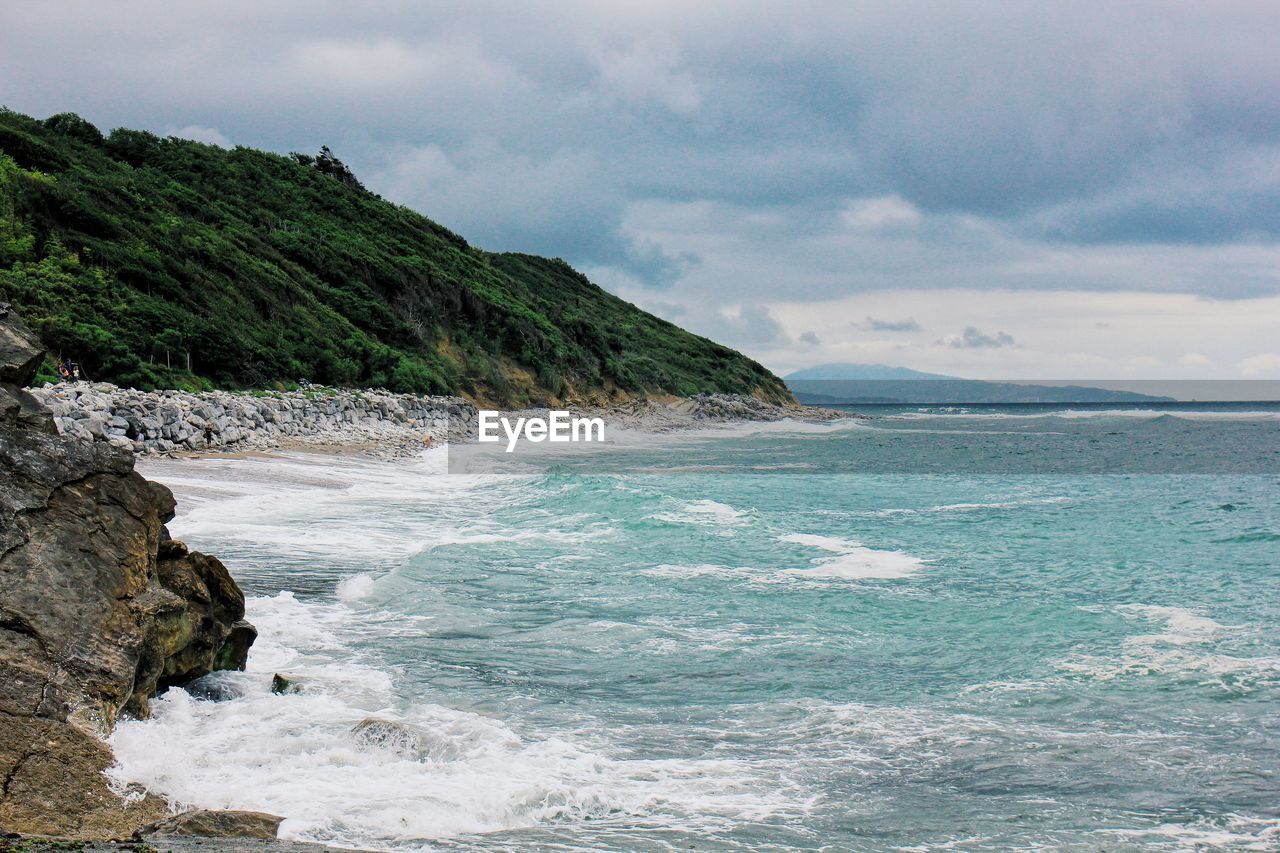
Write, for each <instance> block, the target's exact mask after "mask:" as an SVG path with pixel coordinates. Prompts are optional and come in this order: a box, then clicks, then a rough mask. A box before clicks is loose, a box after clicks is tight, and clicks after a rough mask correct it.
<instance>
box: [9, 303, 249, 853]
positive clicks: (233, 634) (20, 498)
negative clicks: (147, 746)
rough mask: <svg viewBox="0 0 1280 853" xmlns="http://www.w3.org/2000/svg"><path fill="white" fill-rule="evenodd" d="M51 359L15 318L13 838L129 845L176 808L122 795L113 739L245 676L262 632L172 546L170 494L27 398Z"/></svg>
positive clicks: (230, 588) (205, 568)
mask: <svg viewBox="0 0 1280 853" xmlns="http://www.w3.org/2000/svg"><path fill="white" fill-rule="evenodd" d="M42 355H43V353H42V350H41V347H40V344H39V341H38V340H37V339H36V338H35V336H34V335H32V334H31V332H30V331H29V330H27V329H26V328H25V327H24V326H23V325H22V323H21V321H20V320H19V319H18V318H17V317H16V316H15V315H14V314H13V313H12V312H11V311H10V310H9V309H8V306H6V305H3V304H0V829H5V830H9V831H19V832H27V833H45V834H57V835H68V836H80V837H99V838H100V837H110V836H120V835H127V834H128V833H130V832H132V831H133V830H134V829H136V828H138V827H139V826H141V825H143V824H145V823H148V822H149V821H152V820H155V819H156V818H157V817H160V816H162V815H163V814H164V812H165V806H164V803H163V802H162V801H160V800H158V799H157V798H155V797H151V796H146V797H128V798H124V797H121V796H120V795H119V794H117V793H116V792H113V791H112V790H110V788H109V787H108V785H107V782H106V779H105V777H104V776H103V775H102V771H103V770H104V769H105V768H106V767H108V766H109V765H110V764H111V761H112V758H111V753H110V750H109V749H108V748H107V746H106V744H105V743H103V741H102V740H101V738H102V736H104V735H105V734H107V733H108V732H110V730H111V728H112V726H113V725H114V724H115V721H116V718H117V717H118V716H119V715H120V714H121V713H127V714H131V715H134V716H146V715H147V712H148V709H147V700H148V699H149V698H150V697H151V696H153V695H155V693H156V692H157V690H163V689H165V688H167V687H170V686H173V685H179V684H184V683H186V682H187V681H190V680H191V679H193V678H197V677H199V676H201V675H204V674H205V673H208V672H210V671H212V670H214V669H240V668H243V667H244V662H245V655H246V653H247V651H248V648H249V646H250V644H251V643H252V642H253V639H254V637H255V636H256V632H255V631H254V629H253V627H252V626H251V625H249V624H248V623H247V622H245V621H244V596H243V595H242V593H241V592H240V589H239V588H238V587H237V586H236V584H235V582H234V581H233V580H232V579H231V576H230V575H229V574H228V573H227V570H226V568H225V567H224V566H223V565H222V563H220V562H219V561H218V560H216V559H214V558H213V557H209V556H205V555H203V554H198V553H194V552H188V550H187V548H186V546H185V545H183V544H182V543H181V542H176V541H174V540H172V539H171V538H170V536H169V533H168V530H167V529H166V528H165V523H166V522H167V521H169V520H170V519H171V518H172V517H173V510H174V501H173V495H172V494H171V493H170V492H169V490H168V489H167V488H165V487H164V486H162V485H159V484H158V483H152V482H149V481H147V480H146V479H144V478H143V477H142V476H141V475H139V474H138V473H136V472H135V471H134V470H133V457H132V454H131V453H130V452H128V451H126V450H121V449H119V448H116V447H112V446H111V445H109V444H105V443H98V442H95V443H92V444H90V443H85V442H80V441H76V440H74V439H71V438H64V437H61V436H59V435H58V433H57V429H56V428H55V426H54V423H53V418H52V415H51V414H50V413H49V411H48V410H47V409H45V408H44V407H43V406H41V405H40V404H39V403H38V402H37V401H36V400H35V399H34V398H33V397H32V396H31V395H30V394H29V393H27V392H26V391H25V390H23V386H24V385H26V384H27V383H29V382H30V381H31V380H32V378H33V377H34V374H35V370H36V367H37V365H38V364H39V361H40V358H41V357H42Z"/></svg>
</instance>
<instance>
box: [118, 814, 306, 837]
mask: <svg viewBox="0 0 1280 853" xmlns="http://www.w3.org/2000/svg"><path fill="white" fill-rule="evenodd" d="M283 820H284V818H282V817H280V816H279V815H273V814H267V813H266V812H246V811H236V810H234V809H225V810H213V809H198V810H196V811H190V812H183V813H182V814H177V815H174V816H173V817H168V818H165V819H164V820H161V821H157V822H156V823H153V824H151V825H150V826H145V827H143V828H142V829H140V830H138V831H137V832H136V833H135V834H134V837H136V838H138V839H150V838H163V837H165V836H171V835H194V836H198V837H202V838H275V837H276V832H278V831H279V828H280V823H281V822H282V821H283Z"/></svg>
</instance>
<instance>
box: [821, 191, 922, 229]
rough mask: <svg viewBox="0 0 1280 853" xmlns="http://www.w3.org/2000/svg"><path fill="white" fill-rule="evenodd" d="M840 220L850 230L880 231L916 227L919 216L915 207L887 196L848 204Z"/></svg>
mask: <svg viewBox="0 0 1280 853" xmlns="http://www.w3.org/2000/svg"><path fill="white" fill-rule="evenodd" d="M841 218H842V219H843V220H844V222H845V224H846V225H848V226H849V227H850V228H855V229H858V230H861V231H880V230H885V229H890V228H905V227H910V226H913V225H918V224H919V223H920V220H921V215H920V211H919V210H918V209H917V208H916V206H915V205H913V204H911V203H910V202H907V201H904V200H903V199H902V198H901V197H900V196H897V195H889V196H884V197H882V198H866V199H858V200H856V201H853V202H850V203H849V205H848V206H847V207H846V208H845V209H844V211H843V212H842V213H841Z"/></svg>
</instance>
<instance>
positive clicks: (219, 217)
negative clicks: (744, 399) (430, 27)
mask: <svg viewBox="0 0 1280 853" xmlns="http://www.w3.org/2000/svg"><path fill="white" fill-rule="evenodd" d="M0 299H4V300H7V301H9V302H11V303H13V305H14V306H15V307H16V308H18V310H19V311H20V312H21V313H22V315H23V317H24V319H25V320H26V321H27V323H28V324H29V325H31V326H32V327H33V328H35V329H36V330H37V331H38V332H39V333H40V334H41V335H42V336H43V338H44V340H45V343H46V345H47V346H48V347H49V349H50V350H51V352H52V353H54V354H55V355H60V356H62V357H64V358H72V359H74V360H77V361H78V362H79V363H80V364H81V365H83V367H84V370H85V373H86V375H87V376H88V377H90V378H92V379H100V380H108V381H112V382H115V383H117V384H122V385H133V386H135V387H140V388H153V387H192V386H199V385H210V384H212V385H218V386H223V387H261V386H269V385H273V384H278V383H290V382H293V381H296V380H297V379H298V378H300V377H306V378H308V379H310V380H312V381H314V382H319V383H324V384H330V385H343V386H383V387H387V388H390V389H392V390H396V391H430V392H450V393H460V394H466V395H469V396H472V397H473V398H475V399H477V400H478V401H481V402H493V403H502V404H511V405H519V404H528V403H537V402H557V401H565V400H578V401H583V400H587V399H603V398H604V397H605V396H608V395H612V396H618V395H624V394H638V393H652V394H675V395H682V396H683V395H690V394H695V393H700V392H707V391H726V392H737V393H757V394H760V395H762V396H763V397H765V398H767V399H770V400H789V399H790V394H789V392H788V391H787V390H786V388H785V386H784V385H783V384H782V383H781V381H780V380H778V379H777V378H776V377H775V376H773V375H772V374H771V373H769V372H768V371H767V370H765V369H764V368H763V367H761V366H760V365H759V364H757V363H755V362H754V361H751V360H750V359H747V358H746V357H744V356H742V355H741V354H739V353H737V352H735V351H733V350H731V349H729V348H727V347H724V346H721V345H719V344H716V343H714V342H712V341H709V340H707V339H705V338H701V337H698V336H697V335H693V334H690V333H689V332H686V331H684V330H682V329H680V328H678V327H677V326H674V325H672V324H671V323H668V322H666V321H664V320H661V319H659V318H657V317H654V316H652V315H650V314H647V313H645V312H643V311H641V310H639V309H638V308H636V307H635V306H633V305H631V304H629V303H627V302H624V301H622V300H621V299H618V298H617V297H615V296H613V295H611V294H609V293H606V292H605V291H603V290H601V289H600V288H599V287H597V286H595V285H594V284H592V283H591V282H590V281H588V280H587V279H586V277H584V276H583V275H582V274H580V273H578V272H576V271H575V270H574V269H572V268H571V267H570V266H569V265H568V264H566V263H565V262H563V261H561V260H558V259H556V260H549V259H546V258H539V257H533V256H530V255H518V254H494V253H490V252H486V251H483V250H481V249H478V248H475V247H473V246H470V245H468V244H467V242H466V241H465V240H464V239H462V238H461V237H459V236H458V235H457V234H454V233H452V232H451V231H449V230H448V229H446V228H443V227H441V226H440V225H437V224H436V223H434V222H432V221H431V220H429V219H427V218H425V217H424V216H422V215H420V214H418V213H415V212H414V211H412V210H409V209H408V208H405V207H401V206H398V205H394V204H391V203H389V202H387V201H385V200H383V199H381V198H379V197H378V196H376V195H374V194H372V193H370V192H368V191H367V190H365V189H364V187H362V186H361V185H360V182H359V181H358V180H357V179H356V178H355V176H353V175H352V174H351V173H350V171H348V170H347V169H346V167H345V166H343V164H342V163H341V162H340V161H339V160H338V159H337V158H336V157H333V156H332V154H331V153H330V152H329V151H328V150H327V149H325V150H323V151H322V152H321V153H320V155H318V156H316V157H308V156H302V155H294V156H292V157H283V156H279V155H276V154H269V153H265V152H262V151H255V150H252V149H248V148H236V149H234V150H230V151H228V150H224V149H222V148H218V147H215V146H211V145H205V144H201V143H198V142H191V141H188V140H182V139H176V138H168V139H164V138H160V137H158V136H155V135H153V134H150V133H146V132H143V131H136V130H126V129H117V130H114V131H112V132H111V133H110V134H109V135H107V136H104V135H103V134H102V133H100V132H99V131H98V130H97V128H95V127H94V126H93V125H92V124H90V123H89V122H87V121H85V120H84V119H82V118H80V117H79V116H76V115H74V114H70V113H64V114H60V115H56V116H52V117H50V118H49V119H46V120H44V121H39V120H36V119H33V118H29V117H27V116H24V115H21V114H19V113H15V112H11V111H0Z"/></svg>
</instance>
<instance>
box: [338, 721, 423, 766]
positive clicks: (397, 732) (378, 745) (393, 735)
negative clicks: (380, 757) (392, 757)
mask: <svg viewBox="0 0 1280 853" xmlns="http://www.w3.org/2000/svg"><path fill="white" fill-rule="evenodd" d="M351 736H352V739H353V740H355V742H356V743H357V744H359V745H360V746H364V747H371V748H373V749H385V750H389V751H391V752H395V753H398V754H399V755H403V756H405V757H406V758H420V757H422V756H423V755H425V754H426V752H427V751H428V746H429V738H428V737H427V733H426V732H425V731H423V730H422V729H420V728H418V727H417V726H411V725H409V724H408V723H399V722H396V721H395V720H384V719H382V718H381V717H365V718H364V719H363V720H361V721H360V722H358V723H356V724H355V726H353V727H352V729H351Z"/></svg>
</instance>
